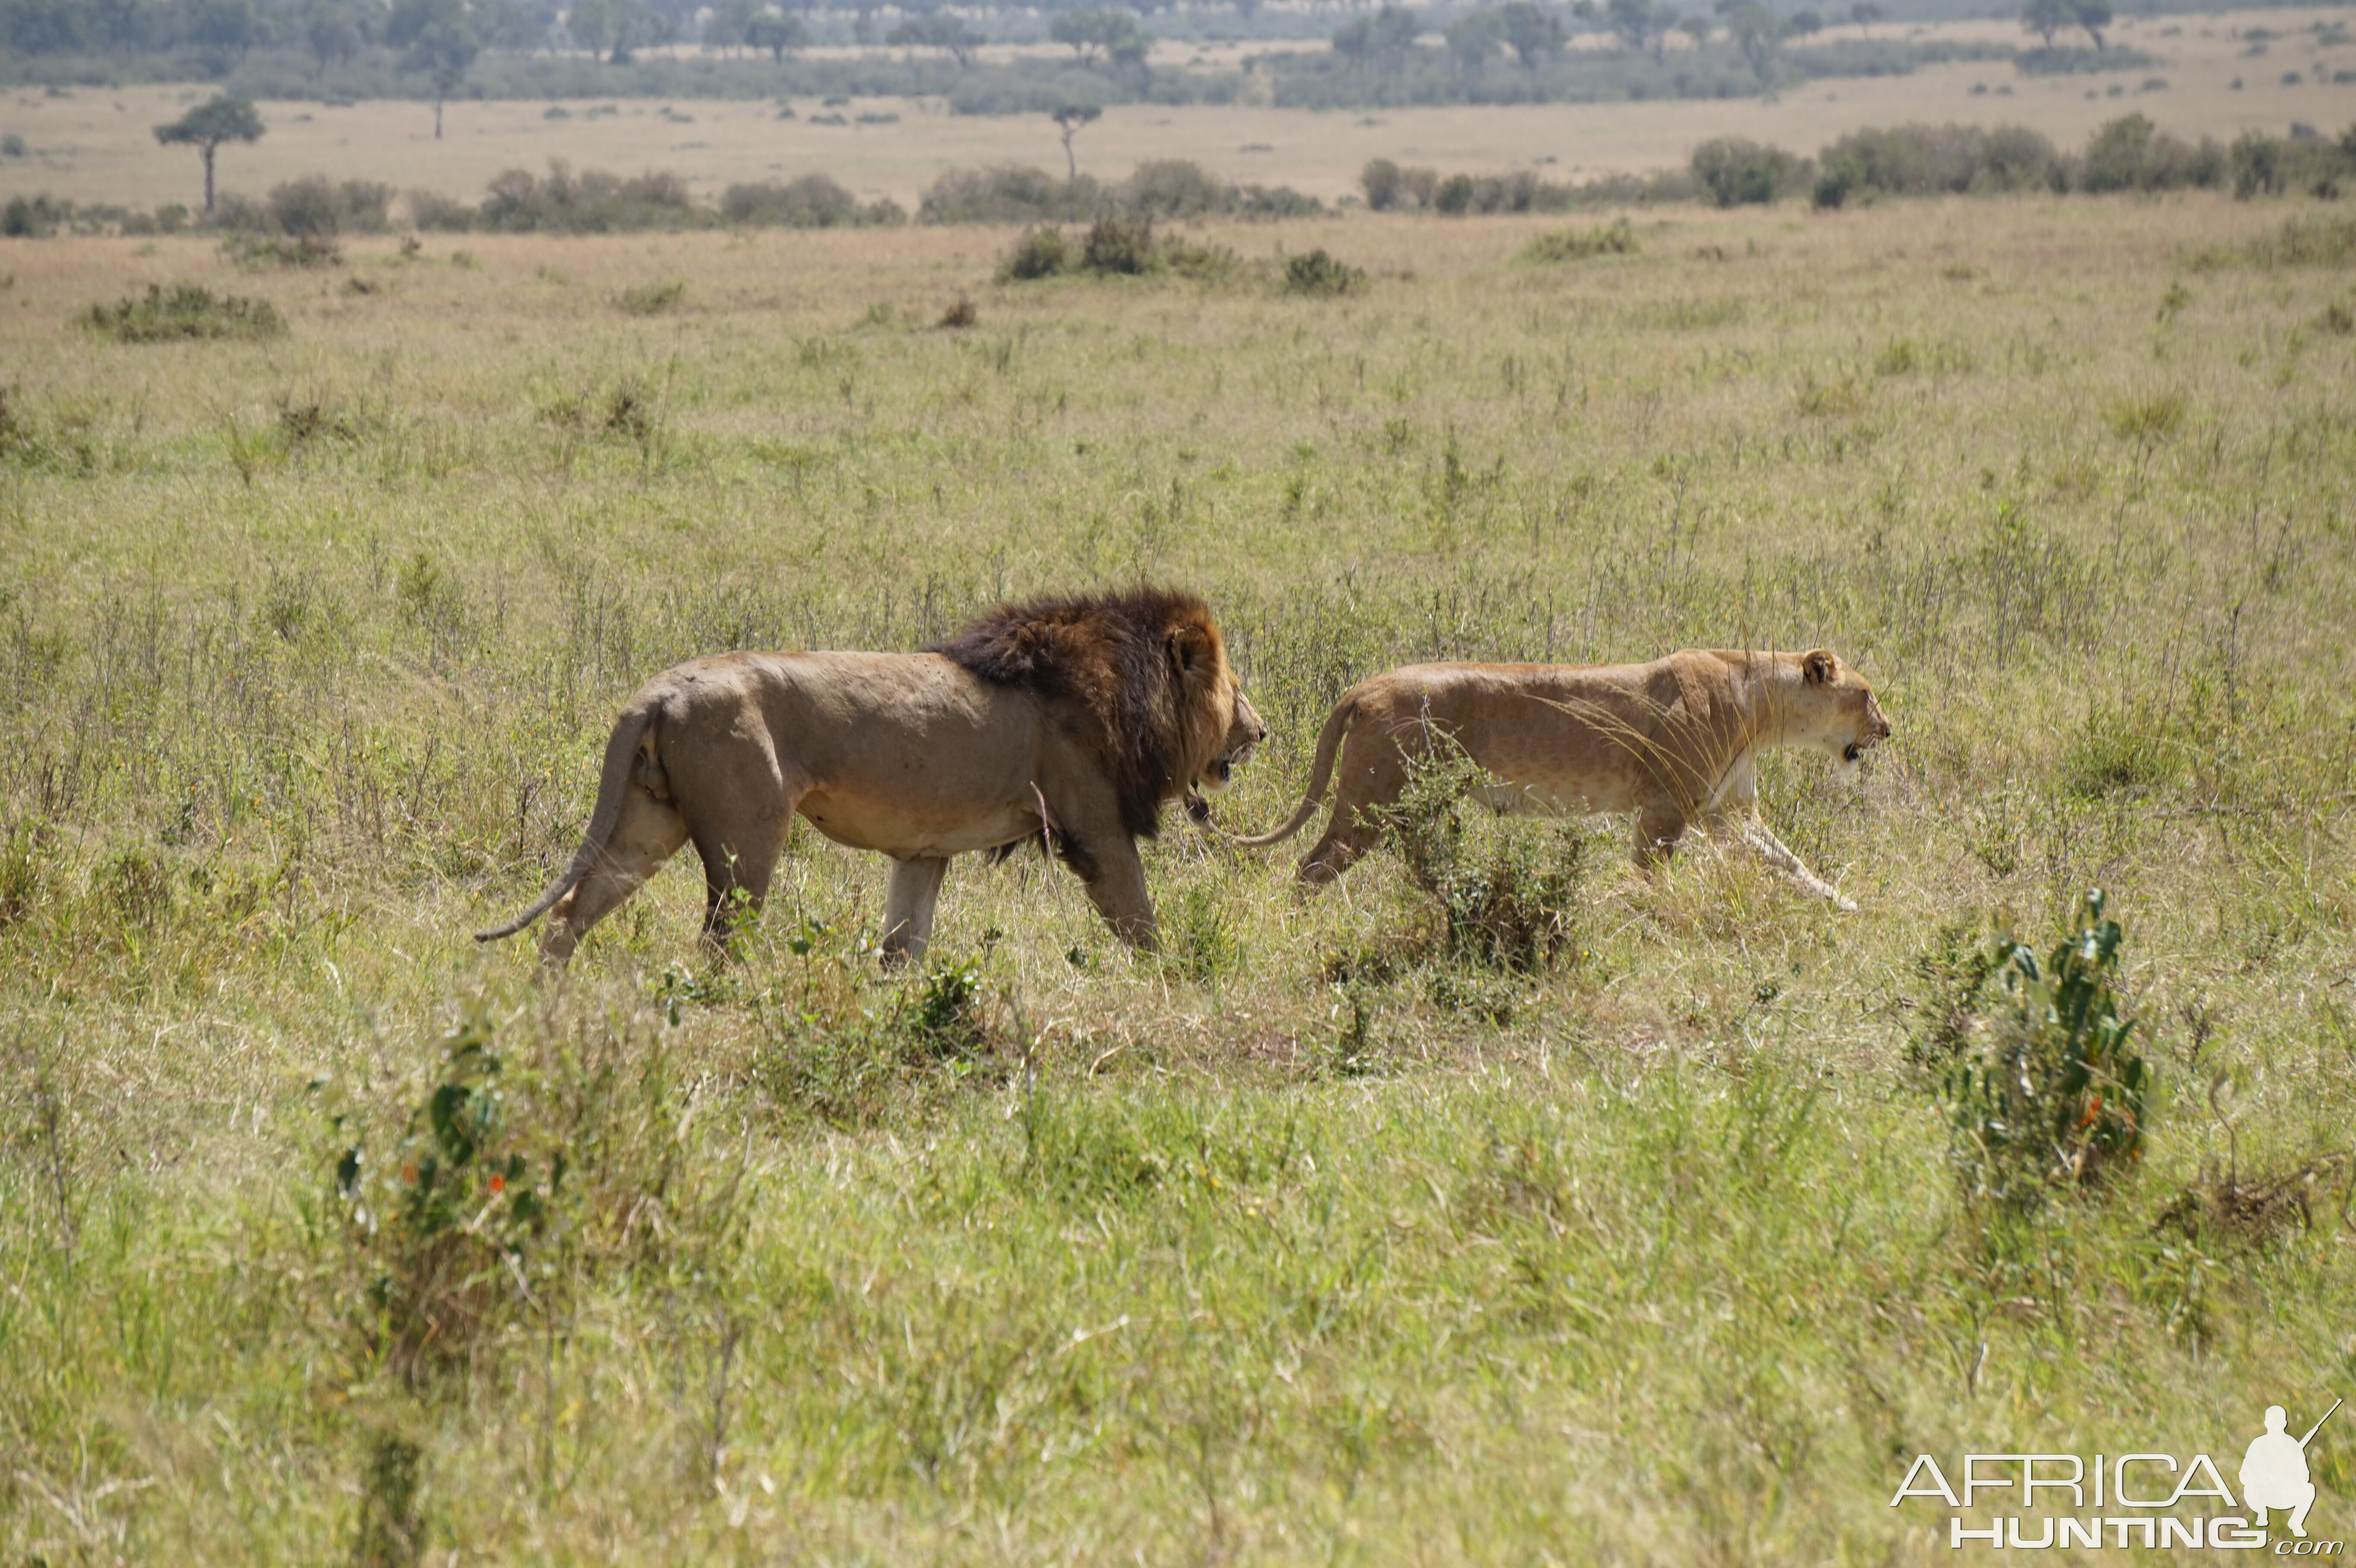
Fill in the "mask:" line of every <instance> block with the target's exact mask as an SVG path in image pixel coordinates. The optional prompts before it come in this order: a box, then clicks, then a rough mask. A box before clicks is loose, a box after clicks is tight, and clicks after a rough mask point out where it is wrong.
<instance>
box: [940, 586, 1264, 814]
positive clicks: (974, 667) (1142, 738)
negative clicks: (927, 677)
mask: <svg viewBox="0 0 2356 1568" xmlns="http://www.w3.org/2000/svg"><path fill="white" fill-rule="evenodd" d="M931 651H932V652H935V653H938V654H945V655H947V656H948V657H950V658H952V659H955V660H956V661H957V662H958V663H959V664H961V665H963V666H964V667H966V668H967V669H969V670H970V671H972V672H973V673H974V674H975V675H977V676H979V677H981V678H982V679H984V680H989V681H993V682H996V683H998V684H1000V685H1002V686H1021V687H1027V688H1030V689H1032V690H1033V691H1036V692H1038V693H1039V694H1040V695H1041V696H1042V697H1045V698H1048V699H1054V700H1055V701H1058V702H1064V703H1068V704H1069V705H1070V706H1071V707H1072V708H1073V709H1075V712H1074V714H1073V717H1074V718H1075V719H1076V720H1077V721H1078V722H1079V724H1080V725H1081V727H1082V732H1083V733H1084V734H1086V735H1087V738H1088V741H1089V744H1090V749H1091V750H1093V751H1094V752H1096V754H1097V757H1098V761H1099V762H1100V763H1102V764H1103V766H1104V768H1105V771H1106V773H1107V774H1108V776H1109V777H1110V779H1111V781H1112V784H1113V787H1114V791H1115V793H1116V795H1118V796H1119V801H1120V813H1121V819H1122V826H1123V827H1126V828H1127V829H1128V830H1129V831H1130V833H1132V834H1135V835H1136V836H1138V837H1151V836H1152V835H1153V833H1154V832H1155V830H1156V828H1157V827H1159V826H1160V819H1161V812H1162V803H1163V802H1164V801H1167V800H1171V799H1173V798H1177V797H1180V796H1186V795H1192V793H1193V792H1194V790H1196V789H1218V788H1221V787H1223V786H1224V785H1225V784H1226V783H1227V780H1228V778H1229V776H1230V775H1231V774H1232V773H1233V772H1234V770H1235V767H1236V764H1237V763H1241V762H1244V761H1246V760H1247V759H1248V757H1249V756H1250V754H1251V752H1252V749H1253V748H1254V747H1255V746H1257V745H1258V743H1259V741H1261V740H1262V739H1263V738H1264V737H1265V736H1266V735H1267V734H1268V726H1267V725H1266V724H1264V723H1262V722H1261V721H1260V717H1259V715H1258V714H1257V713H1255V712H1253V711H1252V706H1251V704H1250V703H1249V702H1248V701H1246V700H1245V699H1244V694H1243V682H1242V681H1241V680H1240V679H1239V678H1238V677H1237V675H1236V672H1235V667H1233V666H1232V665H1230V664H1228V663H1227V653H1226V645H1225V644H1224V643H1223V642H1222V641H1221V640H1220V638H1219V627H1218V623H1217V622H1216V621H1215V620H1214V619H1213V618H1212V615H1211V612H1210V609H1209V607H1208V606H1206V605H1205V603H1203V602H1202V601H1201V600H1200V599H1197V598H1195V597H1194V595H1193V594H1191V593H1176V592H1168V591H1165V590H1162V589H1154V588H1140V589H1134V590H1132V591H1130V592H1127V593H1113V594H1105V595H1102V596H1098V597H1090V598H1084V599H1045V600H1039V601H1036V602H1034V603H1029V604H1016V605H1008V606H1005V607H1003V608H1001V609H999V610H996V611H993V612H991V613H990V614H988V615H986V616H984V617H982V619H980V621H977V622H975V623H974V624H972V625H971V626H969V627H968V628H967V629H966V630H965V631H963V632H961V633H959V634H958V635H957V636H955V637H953V638H951V639H949V640H948V642H945V643H938V644H936V645H934V646H933V648H932V650H931ZM1190 809H1191V805H1190Z"/></svg>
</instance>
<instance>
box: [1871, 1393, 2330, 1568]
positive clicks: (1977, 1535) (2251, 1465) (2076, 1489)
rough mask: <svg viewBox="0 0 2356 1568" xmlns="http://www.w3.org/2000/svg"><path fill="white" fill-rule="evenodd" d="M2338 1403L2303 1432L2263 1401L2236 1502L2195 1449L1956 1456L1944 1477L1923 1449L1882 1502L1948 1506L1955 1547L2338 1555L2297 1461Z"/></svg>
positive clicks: (2239, 1476)
mask: <svg viewBox="0 0 2356 1568" xmlns="http://www.w3.org/2000/svg"><path fill="white" fill-rule="evenodd" d="M2339 1408H2340V1401H2338V1400H2336V1399H2335V1400H2333V1401H2332V1402H2331V1409H2330V1410H2327V1411H2325V1412H2324V1413H2323V1414H2322V1416H2321V1418H2320V1419H2319V1420H2318V1421H2317V1422H2316V1424H2314V1425H2313V1426H2310V1427H2308V1429H2307V1435H2306V1436H2304V1437H2294V1436H2292V1435H2291V1434H2290V1429H2289V1420H2290V1414H2289V1412H2287V1411H2286V1410H2285V1409H2284V1408H2283V1407H2282V1406H2281V1405H2278V1404H2270V1405H2268V1406H2267V1407H2266V1413H2265V1431H2263V1432H2261V1433H2259V1434H2258V1435H2256V1436H2255V1437H2254V1438H2252V1439H2251V1440H2250V1445H2249V1447H2248V1448H2247V1449H2246V1450H2245V1451H2244V1453H2243V1456H2242V1467H2241V1469H2240V1471H2239V1472H2238V1474H2237V1475H2236V1477H2235V1479H2237V1480H2238V1481H2240V1482H2241V1486H2242V1492H2241V1499H2240V1500H2239V1501H2236V1500H2235V1499H2234V1495H2233V1488H2231V1487H2229V1486H2227V1485H2226V1484H2225V1477H2223V1476H2222V1474H2220V1473H2219V1471H2218V1469H2217V1467H2216V1464H2215V1463H2214V1462H2213V1461H2212V1460H2211V1459H2210V1457H2209V1456H2208V1455H2206V1454H2195V1455H2194V1456H2192V1457H2191V1458H2190V1460H2188V1461H2183V1462H2179V1461H2178V1459H2177V1458H2176V1456H2174V1455H2171V1454H2120V1455H2116V1456H2109V1455H2103V1454H2095V1455H2092V1456H2080V1455H2076V1454H1966V1455H1965V1456H1964V1462H1963V1467H1962V1468H1961V1470H1959V1471H1958V1472H1956V1474H1955V1477H1954V1480H1953V1481H1950V1480H1949V1478H1948V1476H1947V1472H1945V1471H1944V1470H1942V1469H1941V1468H1940V1467H1939V1461H1938V1460H1937V1459H1936V1458H1935V1457H1933V1456H1931V1455H1929V1454H1920V1455H1917V1456H1915V1459H1914V1463H1913V1465H1912V1467H1909V1468H1908V1470H1907V1472H1906V1478H1905V1479H1904V1480H1902V1481H1901V1482H1899V1483H1898V1491H1897V1495H1895V1496H1894V1497H1892V1498H1891V1499H1890V1507H1891V1508H1897V1507H1899V1506H1900V1505H1901V1504H1903V1503H1905V1502H1906V1501H1907V1500H1908V1499H1912V1498H1930V1499H1937V1500H1938V1501H1940V1502H1942V1503H1944V1504H1945V1505H1946V1506H1947V1508H1948V1509H1951V1510H1954V1511H1952V1512H1951V1513H1950V1514H1949V1516H1948V1519H1947V1544H1948V1545H1950V1546H1953V1547H1956V1548H1958V1549H1960V1548H1962V1547H1963V1546H1965V1544H1967V1543H1979V1544H1985V1545H1987V1546H1991V1547H1995V1548H1997V1549H1999V1550H2009V1549H2015V1548H2018V1549H2024V1550H2028V1551H2036V1550H2039V1549H2040V1548H2047V1547H2056V1546H2059V1547H2063V1548H2069V1547H2101V1548H2115V1549H2117V1550H2120V1551H2125V1550H2126V1548H2128V1547H2130V1546H2139V1547H2142V1548H2143V1549H2144V1550H2146V1551H2147V1552H2149V1551H2166V1550H2167V1549H2169V1547H2190V1548H2193V1549H2194V1550H2203V1549H2213V1550H2217V1551H2226V1552H2254V1551H2261V1550H2265V1549H2267V1548H2269V1547H2271V1548H2272V1550H2273V1552H2274V1554H2275V1555H2276V1556H2277V1557H2337V1556H2340V1555H2343V1554H2344V1553H2345V1551H2346V1542H2344V1541H2317V1540H2313V1539H2310V1538H2309V1537H2308V1533H2307V1514H2308V1509H2311V1508H2313V1507H2314V1506H2315V1481H2314V1478H2313V1477H2312V1476H2310V1475H2309V1473H2308V1464H2307V1460H2308V1445H2310V1444H2312V1443H2313V1442H2314V1441H2315V1439H2316V1434H2317V1433H2319V1432H2321V1431H2322V1430H2323V1424H2324V1422H2326V1421H2329V1420H2330V1419H2331V1416H2332V1412H2333V1411H2337V1410H2338V1409H2339ZM1983 1494H2000V1495H1993V1496H1987V1495H1983ZM2007 1504H2010V1505H2011V1507H2012V1508H2013V1509H2014V1510H2015V1511H2013V1512H2010V1513H2003V1514H1997V1515H1996V1516H1995V1517H1993V1518H1989V1517H1987V1516H1985V1515H1984V1516H1982V1522H1980V1523H1978V1524H1976V1525H1975V1524H1972V1523H1970V1522H1968V1521H1966V1520H1965V1519H1964V1517H1963V1510H1965V1509H1973V1508H1982V1509H1985V1508H1990V1507H1995V1508H2002V1507H2004V1506H2005V1505H2007ZM2196 1509H2197V1510H2199V1511H2197V1512H2196V1511H2194V1510H2196ZM2276 1528H2279V1529H2280V1530H2281V1531H2283V1532H2284V1533H2283V1534H2282V1536H2281V1538H2280V1539H2276V1536H2275V1534H2274V1531H2275V1530H2276Z"/></svg>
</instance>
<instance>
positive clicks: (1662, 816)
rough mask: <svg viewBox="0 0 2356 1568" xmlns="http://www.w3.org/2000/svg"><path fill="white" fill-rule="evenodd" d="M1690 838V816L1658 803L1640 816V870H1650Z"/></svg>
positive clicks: (1637, 839)
mask: <svg viewBox="0 0 2356 1568" xmlns="http://www.w3.org/2000/svg"><path fill="white" fill-rule="evenodd" d="M1685 836H1686V814H1685V812H1684V811H1682V810H1681V809H1679V808H1678V807H1677V806H1676V805H1670V804H1668V803H1666V802H1658V801H1656V802H1655V803H1654V804H1652V805H1646V806H1644V807H1642V808H1640V809H1639V810H1638V811H1637V813H1636V869H1638V870H1640V871H1649V870H1651V869H1653V868H1654V867H1655V866H1657V865H1659V864H1660V863H1661V862H1662V861H1664V860H1666V859H1668V858H1669V857H1670V856H1672V855H1674V854H1676V852H1677V841H1678V840H1679V839H1681V838H1683V837H1685Z"/></svg>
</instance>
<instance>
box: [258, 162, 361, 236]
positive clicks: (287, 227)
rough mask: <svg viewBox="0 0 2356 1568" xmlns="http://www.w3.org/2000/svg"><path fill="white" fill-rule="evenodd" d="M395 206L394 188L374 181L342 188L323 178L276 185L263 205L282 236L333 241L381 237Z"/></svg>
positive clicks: (353, 182) (348, 182) (354, 182)
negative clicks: (346, 237)
mask: <svg viewBox="0 0 2356 1568" xmlns="http://www.w3.org/2000/svg"><path fill="white" fill-rule="evenodd" d="M391 206H392V187H391V186H389V185H380V184H379V183H377V182H376V181H374V180H345V181H344V182H343V183H342V184H340V185H338V184H336V183H334V182H332V181H330V180H328V179H327V177H326V176H322V175H312V176H307V177H305V178H303V179H298V180H288V181H286V182H285V183H284V184H282V185H276V186H273V187H271V189H270V195H269V197H267V198H266V199H265V200H264V201H263V203H262V213H263V214H264V215H265V216H266V217H267V219H268V220H269V226H270V227H271V228H273V229H276V230H277V231H278V232H279V233H281V234H286V235H294V236H298V237H299V236H317V237H321V238H332V237H333V236H335V235H337V234H380V233H382V232H383V231H384V229H385V228H386V227H387V222H388V214H389V212H390V210H391Z"/></svg>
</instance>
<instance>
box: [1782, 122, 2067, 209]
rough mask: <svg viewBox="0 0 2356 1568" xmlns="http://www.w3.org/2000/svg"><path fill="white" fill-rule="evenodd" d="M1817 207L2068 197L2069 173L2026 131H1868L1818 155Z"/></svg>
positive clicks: (2047, 147) (2011, 127)
mask: <svg viewBox="0 0 2356 1568" xmlns="http://www.w3.org/2000/svg"><path fill="white" fill-rule="evenodd" d="M1816 166H1817V168H1818V169H1819V170H1820V171H1821V172H1820V173H1819V174H1818V175H1817V176H1816V185H1815V204H1816V205H1817V206H1818V207H1825V208H1832V207H1840V206H1842V205H1844V204H1845V203H1847V201H1848V200H1849V199H1850V198H1851V197H1858V196H1868V195H1871V196H1932V195H1937V194H1940V193H1943V192H1948V193H1963V192H1967V191H1968V192H1972V193H1975V194H1987V193H1993V192H2001V191H2017V190H2063V189H2066V188H2068V186H2069V179H2070V174H2069V165H2068V162H2067V160H2065V159H2064V158H2063V157H2062V156H2061V154H2060V153H2058V152H2056V151H2055V150H2054V147H2053V144H2052V143H2051V141H2049V140H2047V139H2046V138H2045V137H2044V136H2042V135H2040V134H2039V133H2037V132H2035V131H2031V130H2028V129H2026V128H2024V127H2022V126H2018V125H1998V126H1995V127H1993V128H1989V129H1983V128H1981V127H1979V126H1976V125H1952V124H1951V125H1898V126H1892V127H1890V128H1889V129H1887V130H1883V129H1878V128H1874V127H1868V128H1866V129H1864V130H1859V131H1853V132H1851V133H1848V134H1847V135H1846V136H1843V137H1841V138H1840V139H1839V140H1838V141H1837V142H1834V143H1833V144H1831V145H1829V146H1827V147H1826V148H1825V150H1824V151H1823V152H1821V153H1819V154H1818V155H1816Z"/></svg>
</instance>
